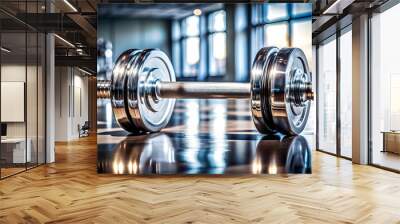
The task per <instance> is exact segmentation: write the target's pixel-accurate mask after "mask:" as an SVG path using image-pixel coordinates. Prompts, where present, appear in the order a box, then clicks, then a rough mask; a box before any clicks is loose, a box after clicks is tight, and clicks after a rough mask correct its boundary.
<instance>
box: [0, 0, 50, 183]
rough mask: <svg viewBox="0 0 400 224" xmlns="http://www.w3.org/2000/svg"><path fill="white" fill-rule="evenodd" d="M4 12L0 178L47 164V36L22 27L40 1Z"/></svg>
mask: <svg viewBox="0 0 400 224" xmlns="http://www.w3.org/2000/svg"><path fill="white" fill-rule="evenodd" d="M2 4H11V5H7V6H8V7H14V8H16V9H17V10H20V11H19V12H20V13H17V14H16V15H15V16H14V15H13V14H8V13H7V12H5V11H3V10H2V11H0V47H1V56H0V68H1V69H0V71H1V72H0V81H1V86H0V89H1V91H0V102H1V105H0V111H1V115H0V121H1V144H0V178H5V177H7V176H11V175H13V174H16V173H19V172H22V171H25V170H27V169H30V168H33V167H36V166H38V165H40V164H43V163H45V69H44V68H45V58H46V57H45V41H46V40H45V35H44V34H43V33H41V32H39V31H38V30H36V29H35V28H33V27H31V26H29V25H28V24H26V23H24V22H23V21H24V20H25V21H26V18H24V15H25V16H26V13H25V12H28V13H36V12H38V11H39V10H42V8H41V6H42V4H40V1H35V2H26V1H19V2H18V4H15V5H12V3H0V6H3V5H2Z"/></svg>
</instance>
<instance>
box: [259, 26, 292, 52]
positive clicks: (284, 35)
mask: <svg viewBox="0 0 400 224" xmlns="http://www.w3.org/2000/svg"><path fill="white" fill-rule="evenodd" d="M288 33H289V28H288V23H287V22H279V23H270V24H266V25H265V26H264V46H275V47H278V48H281V47H288V46H289V39H288V38H289V35H288Z"/></svg>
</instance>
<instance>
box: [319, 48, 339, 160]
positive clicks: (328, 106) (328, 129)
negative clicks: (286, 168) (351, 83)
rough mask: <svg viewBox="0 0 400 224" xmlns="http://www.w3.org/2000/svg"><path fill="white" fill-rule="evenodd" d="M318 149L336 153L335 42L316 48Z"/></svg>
mask: <svg viewBox="0 0 400 224" xmlns="http://www.w3.org/2000/svg"><path fill="white" fill-rule="evenodd" d="M318 111H319V112H318V116H319V117H318V143H319V149H321V150H324V151H327V152H331V153H336V40H332V41H330V42H328V43H326V44H323V45H320V46H319V48H318Z"/></svg>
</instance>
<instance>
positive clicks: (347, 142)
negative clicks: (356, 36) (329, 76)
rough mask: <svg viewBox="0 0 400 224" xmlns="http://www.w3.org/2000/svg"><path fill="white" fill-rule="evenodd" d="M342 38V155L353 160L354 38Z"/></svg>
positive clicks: (347, 36) (348, 36)
mask: <svg viewBox="0 0 400 224" xmlns="http://www.w3.org/2000/svg"><path fill="white" fill-rule="evenodd" d="M351 36H352V35H351V31H349V32H347V33H344V34H343V35H341V36H340V135H341V136H340V145H341V146H340V153H341V155H343V156H346V157H349V158H351V156H352V150H351V140H352V138H351V136H352V129H351V127H352V125H351V124H352V92H351V91H352V66H351V63H352V49H351V47H352V43H351V42H352V37H351Z"/></svg>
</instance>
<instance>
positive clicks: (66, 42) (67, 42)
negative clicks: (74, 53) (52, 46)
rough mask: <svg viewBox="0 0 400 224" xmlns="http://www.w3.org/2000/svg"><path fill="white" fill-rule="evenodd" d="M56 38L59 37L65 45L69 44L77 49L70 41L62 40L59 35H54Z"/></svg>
mask: <svg viewBox="0 0 400 224" xmlns="http://www.w3.org/2000/svg"><path fill="white" fill-rule="evenodd" d="M54 36H55V37H57V38H58V39H59V40H61V41H62V42H64V43H65V44H67V45H68V46H70V47H73V48H75V45H73V44H72V43H71V42H69V41H68V40H66V39H64V38H62V37H61V36H59V35H58V34H54Z"/></svg>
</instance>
